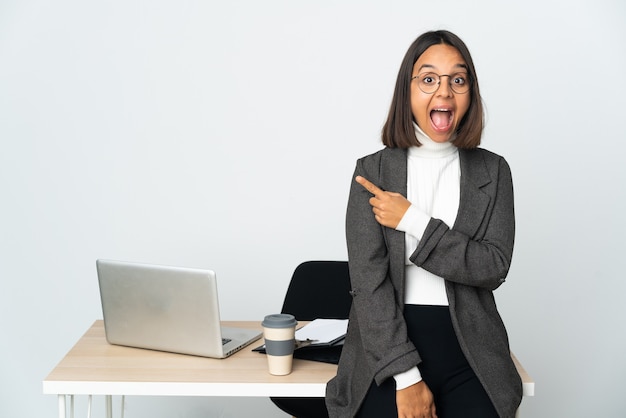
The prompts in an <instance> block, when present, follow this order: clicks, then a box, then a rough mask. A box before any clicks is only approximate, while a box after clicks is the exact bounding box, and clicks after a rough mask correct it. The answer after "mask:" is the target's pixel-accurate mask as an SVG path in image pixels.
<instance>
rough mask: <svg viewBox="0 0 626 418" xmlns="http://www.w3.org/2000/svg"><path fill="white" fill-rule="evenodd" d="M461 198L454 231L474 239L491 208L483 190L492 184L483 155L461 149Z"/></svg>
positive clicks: (488, 198) (487, 196)
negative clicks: (488, 209)
mask: <svg viewBox="0 0 626 418" xmlns="http://www.w3.org/2000/svg"><path fill="white" fill-rule="evenodd" d="M459 158H460V164H461V196H460V202H459V211H458V213H457V217H456V221H455V222H454V229H456V230H457V231H460V232H463V233H465V234H467V235H469V236H470V237H474V236H475V234H476V232H477V231H478V228H479V227H480V225H481V224H482V222H483V218H484V217H485V214H486V212H487V208H488V207H489V201H490V200H491V198H490V197H489V195H487V194H486V193H484V192H483V191H482V190H481V189H482V187H484V186H485V185H487V184H489V183H491V177H490V176H489V172H488V171H487V166H486V164H485V160H484V158H483V156H482V155H481V153H479V152H475V151H472V150H465V149H459Z"/></svg>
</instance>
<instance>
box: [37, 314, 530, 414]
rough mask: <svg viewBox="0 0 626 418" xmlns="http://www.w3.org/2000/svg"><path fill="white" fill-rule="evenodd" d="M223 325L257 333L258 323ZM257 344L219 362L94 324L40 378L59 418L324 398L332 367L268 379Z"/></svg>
mask: <svg viewBox="0 0 626 418" xmlns="http://www.w3.org/2000/svg"><path fill="white" fill-rule="evenodd" d="M223 323H224V325H226V326H239V327H245V328H260V327H261V323H260V321H255V322H244V321H224V322H223ZM261 343H262V340H258V341H256V342H254V343H252V344H251V345H250V346H248V347H246V348H244V349H243V350H241V351H240V352H238V353H235V354H234V355H232V356H231V357H229V358H227V359H222V360H220V359H209V358H204V357H195V356H188V355H182V354H173V353H164V352H160V351H152V350H142V349H138V348H130V347H121V346H116V345H111V344H109V343H108V342H107V341H106V338H105V334H104V323H103V321H102V320H98V321H95V322H94V324H93V325H92V326H91V327H90V328H89V329H88V330H87V332H86V333H85V335H83V337H82V338H81V339H80V340H79V341H78V342H77V343H76V345H75V346H74V347H73V348H72V349H71V350H70V351H69V352H68V353H67V355H66V356H65V357H64V358H63V359H62V360H61V361H60V362H59V364H58V365H57V366H56V367H55V368H54V369H53V370H52V372H50V374H49V375H48V376H47V377H46V378H45V380H44V381H43V393H44V394H55V395H58V397H59V417H61V418H62V417H64V416H65V414H66V412H65V411H66V406H65V402H66V395H105V396H106V399H107V416H108V417H110V416H111V408H110V404H111V396H112V395H154V396H244V397H245V396H260V397H270V396H286V397H292V396H293V397H323V396H324V394H325V390H326V382H328V381H329V380H330V379H331V378H332V377H333V376H335V374H336V371H337V366H336V365H333V364H327V363H320V362H314V361H307V360H299V359H294V362H293V372H292V373H291V374H289V375H287V376H273V375H270V374H269V373H268V371H267V359H266V358H265V356H264V355H262V354H259V353H256V352H253V351H252V349H253V348H254V347H257V346H258V345H260V344H261ZM513 359H514V360H515V364H516V366H517V367H518V370H519V371H520V376H522V379H523V381H524V395H526V396H533V395H534V382H532V380H531V379H530V377H529V376H528V374H527V373H526V371H525V370H524V369H523V368H522V367H521V365H520V364H519V362H518V361H517V359H516V358H515V357H513ZM72 399H73V398H72Z"/></svg>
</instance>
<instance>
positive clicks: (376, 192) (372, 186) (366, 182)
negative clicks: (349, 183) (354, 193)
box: [355, 176, 383, 196]
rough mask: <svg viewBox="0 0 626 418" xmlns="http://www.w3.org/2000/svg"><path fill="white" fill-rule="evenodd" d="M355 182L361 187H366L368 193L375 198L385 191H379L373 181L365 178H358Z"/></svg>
mask: <svg viewBox="0 0 626 418" xmlns="http://www.w3.org/2000/svg"><path fill="white" fill-rule="evenodd" d="M355 180H356V182H357V183H359V184H360V185H361V186H363V187H365V188H366V189H367V191H368V192H370V193H371V194H373V195H374V196H378V195H379V194H381V193H383V191H382V190H381V189H379V188H378V187H377V186H376V185H375V184H374V183H372V182H371V181H369V180H368V179H366V178H365V177H362V176H356V178H355Z"/></svg>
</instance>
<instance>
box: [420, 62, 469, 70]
mask: <svg viewBox="0 0 626 418" xmlns="http://www.w3.org/2000/svg"><path fill="white" fill-rule="evenodd" d="M425 68H427V69H430V70H436V69H437V67H435V66H434V65H432V64H422V66H421V67H420V68H419V69H418V70H417V71H418V72H421V71H422V70H423V69H425ZM454 68H459V69H463V70H465V71H467V64H463V63H459V64H455V65H454Z"/></svg>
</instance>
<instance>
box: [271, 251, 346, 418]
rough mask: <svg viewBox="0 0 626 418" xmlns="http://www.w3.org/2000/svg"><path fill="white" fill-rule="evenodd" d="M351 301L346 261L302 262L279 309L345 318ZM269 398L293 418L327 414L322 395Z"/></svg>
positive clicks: (308, 317)
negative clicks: (320, 396) (319, 396)
mask: <svg viewBox="0 0 626 418" xmlns="http://www.w3.org/2000/svg"><path fill="white" fill-rule="evenodd" d="M351 304H352V296H351V295H350V275H349V273H348V262H347V261H305V262H303V263H302V264H300V265H299V266H298V267H296V269H295V271H294V272H293V276H292V277H291V282H290V283H289V287H288V288H287V294H286V295H285V300H284V302H283V308H282V310H281V312H282V313H289V314H292V315H294V316H295V317H296V319H297V320H299V321H312V320H314V319H315V318H330V319H346V318H348V314H349V313H350V306H351ZM270 399H271V400H272V402H273V403H274V404H275V405H276V406H277V407H279V408H280V409H281V410H282V411H284V412H286V413H288V414H291V415H292V416H293V417H295V418H325V417H328V411H327V410H326V404H325V402H324V398H278V397H271V398H270Z"/></svg>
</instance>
